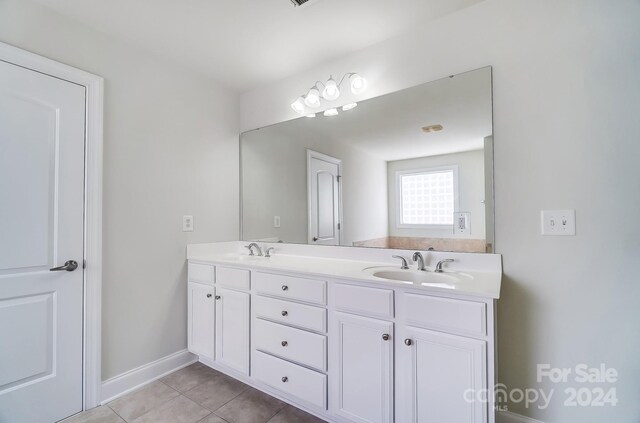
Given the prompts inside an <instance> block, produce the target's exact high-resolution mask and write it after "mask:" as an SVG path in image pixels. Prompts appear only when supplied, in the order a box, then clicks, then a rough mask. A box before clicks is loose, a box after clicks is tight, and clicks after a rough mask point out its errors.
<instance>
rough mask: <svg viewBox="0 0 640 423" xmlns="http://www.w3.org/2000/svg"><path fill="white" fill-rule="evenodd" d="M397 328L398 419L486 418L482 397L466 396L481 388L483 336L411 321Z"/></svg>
mask: <svg viewBox="0 0 640 423" xmlns="http://www.w3.org/2000/svg"><path fill="white" fill-rule="evenodd" d="M402 332H403V334H402V337H399V338H398V342H397V343H396V345H397V347H396V348H397V351H396V354H397V357H398V361H397V363H398V368H397V372H398V373H397V379H396V381H397V384H398V386H397V394H398V395H397V398H398V401H397V402H396V409H397V411H398V414H397V421H402V422H414V423H431V422H444V423H446V422H451V423H485V422H486V421H487V406H486V403H483V402H480V401H475V402H474V401H469V400H467V399H466V397H469V398H471V399H473V398H474V397H475V396H474V394H475V393H478V392H480V391H481V390H483V389H486V386H487V382H486V348H487V346H486V342H485V341H481V340H477V339H471V338H465V337H462V336H456V335H449V334H445V333H440V332H434V331H430V330H426V329H418V328H413V327H406V328H404V330H403V331H402ZM405 340H409V341H410V345H406V344H405ZM465 395H466V396H465Z"/></svg>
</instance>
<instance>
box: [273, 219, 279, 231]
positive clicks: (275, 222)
mask: <svg viewBox="0 0 640 423" xmlns="http://www.w3.org/2000/svg"><path fill="white" fill-rule="evenodd" d="M273 227H274V228H279V227H280V216H273Z"/></svg>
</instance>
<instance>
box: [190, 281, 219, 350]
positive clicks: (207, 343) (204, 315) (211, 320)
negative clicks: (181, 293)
mask: <svg viewBox="0 0 640 423" xmlns="http://www.w3.org/2000/svg"><path fill="white" fill-rule="evenodd" d="M213 294H214V292H213V287H212V286H208V285H203V284H200V283H192V282H189V284H188V309H189V318H188V321H189V323H188V326H189V328H188V329H189V333H188V338H189V339H188V344H189V351H191V352H192V353H194V354H198V355H201V356H203V357H206V358H208V359H211V360H213V355H214V343H215V337H214V332H215V299H214V295H213Z"/></svg>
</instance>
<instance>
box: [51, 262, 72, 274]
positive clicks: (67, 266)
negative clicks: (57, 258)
mask: <svg viewBox="0 0 640 423" xmlns="http://www.w3.org/2000/svg"><path fill="white" fill-rule="evenodd" d="M77 268H78V262H77V261H75V260H69V261H67V262H66V263H65V264H64V266H58V267H52V268H51V269H49V270H50V271H51V272H59V271H61V270H66V271H67V272H73V271H74V270H76V269H77Z"/></svg>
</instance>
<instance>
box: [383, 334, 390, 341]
mask: <svg viewBox="0 0 640 423" xmlns="http://www.w3.org/2000/svg"><path fill="white" fill-rule="evenodd" d="M389 338H391V337H390V336H389V334H388V333H385V334H383V335H382V339H383V340H384V341H388V340H389Z"/></svg>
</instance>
